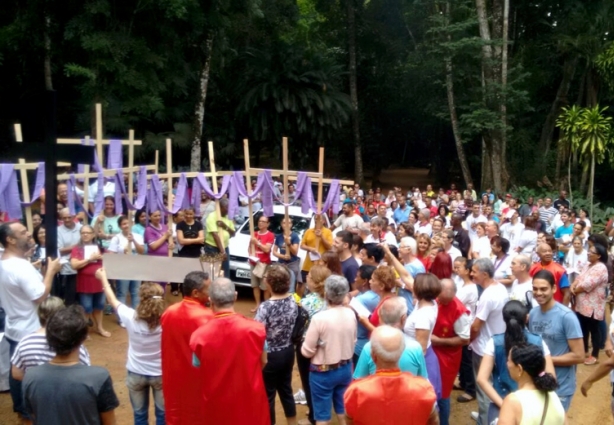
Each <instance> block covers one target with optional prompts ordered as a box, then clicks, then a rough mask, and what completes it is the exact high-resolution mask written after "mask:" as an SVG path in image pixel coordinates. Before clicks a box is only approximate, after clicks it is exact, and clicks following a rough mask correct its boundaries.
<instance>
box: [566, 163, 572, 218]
mask: <svg viewBox="0 0 614 425" xmlns="http://www.w3.org/2000/svg"><path fill="white" fill-rule="evenodd" d="M571 156H572V155H571V152H570V153H569V159H568V161H567V184H568V185H569V187H568V188H567V189H569V208H573V191H572V190H571Z"/></svg>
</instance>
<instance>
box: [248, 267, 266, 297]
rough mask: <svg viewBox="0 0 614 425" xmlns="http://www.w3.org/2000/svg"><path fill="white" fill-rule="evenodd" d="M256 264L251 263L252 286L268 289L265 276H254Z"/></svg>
mask: <svg viewBox="0 0 614 425" xmlns="http://www.w3.org/2000/svg"><path fill="white" fill-rule="evenodd" d="M254 267H255V266H254V265H253V264H250V265H249V269H250V270H251V278H250V283H251V285H252V288H260V289H262V290H263V291H266V283H265V282H264V278H262V277H256V276H254Z"/></svg>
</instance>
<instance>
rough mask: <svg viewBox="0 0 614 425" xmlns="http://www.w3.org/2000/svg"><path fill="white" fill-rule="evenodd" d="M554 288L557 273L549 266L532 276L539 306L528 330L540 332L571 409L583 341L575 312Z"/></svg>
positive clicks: (565, 402) (559, 392)
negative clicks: (553, 272) (551, 270)
mask: <svg viewBox="0 0 614 425" xmlns="http://www.w3.org/2000/svg"><path fill="white" fill-rule="evenodd" d="M555 291H556V282H555V280H554V275H553V274H552V273H550V272H549V271H548V270H540V271H539V272H537V273H536V274H535V275H534V276H533V299H534V300H535V301H537V304H539V306H538V307H535V308H533V309H532V310H531V313H530V314H529V331H531V332H533V333H534V334H537V335H540V336H541V337H542V339H543V340H544V341H545V342H546V345H547V346H548V349H549V350H550V355H551V356H552V363H554V370H555V372H556V380H557V382H558V384H559V387H558V388H557V390H556V394H557V395H558V396H559V398H560V400H561V403H562V404H563V407H564V408H565V411H568V410H569V406H570V405H571V399H572V398H573V395H574V393H575V392H576V365H577V364H579V363H582V362H584V343H583V340H582V329H581V328H580V322H579V321H578V318H577V317H576V314H575V313H574V312H573V311H571V310H570V309H569V308H567V307H566V306H564V305H563V304H560V303H558V302H556V301H555V300H554V292H555Z"/></svg>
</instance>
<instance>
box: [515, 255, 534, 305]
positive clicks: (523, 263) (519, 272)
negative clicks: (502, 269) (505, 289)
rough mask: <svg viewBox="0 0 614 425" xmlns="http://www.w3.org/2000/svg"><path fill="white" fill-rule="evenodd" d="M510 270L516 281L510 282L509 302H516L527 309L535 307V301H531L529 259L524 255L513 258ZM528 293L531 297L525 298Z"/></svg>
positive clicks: (531, 287)
mask: <svg viewBox="0 0 614 425" xmlns="http://www.w3.org/2000/svg"><path fill="white" fill-rule="evenodd" d="M511 269H512V274H513V275H514V277H515V278H516V279H514V281H513V282H512V289H511V292H510V300H518V301H520V302H521V303H523V304H524V305H527V307H528V308H532V307H537V306H538V304H537V301H535V300H534V299H533V278H532V277H531V275H530V274H529V270H531V258H530V257H529V256H528V255H524V254H519V255H517V256H515V257H514V258H513V259H512V267H511ZM529 292H531V295H529V296H527V293H529Z"/></svg>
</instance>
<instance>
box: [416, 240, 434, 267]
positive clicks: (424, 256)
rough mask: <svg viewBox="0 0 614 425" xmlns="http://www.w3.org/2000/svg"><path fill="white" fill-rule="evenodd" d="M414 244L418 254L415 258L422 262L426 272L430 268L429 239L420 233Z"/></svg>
mask: <svg viewBox="0 0 614 425" xmlns="http://www.w3.org/2000/svg"><path fill="white" fill-rule="evenodd" d="M416 242H418V253H417V255H416V258H418V260H420V261H422V264H423V265H424V269H425V270H426V271H428V270H429V269H430V267H431V258H430V254H431V238H430V237H429V235H427V234H426V233H420V234H419V235H418V238H417V240H416Z"/></svg>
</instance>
